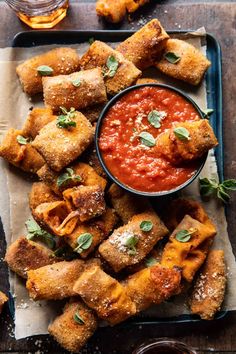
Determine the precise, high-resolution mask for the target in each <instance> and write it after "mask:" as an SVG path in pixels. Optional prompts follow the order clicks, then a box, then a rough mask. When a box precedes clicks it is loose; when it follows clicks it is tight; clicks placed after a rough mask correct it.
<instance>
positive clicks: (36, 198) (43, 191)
mask: <svg viewBox="0 0 236 354" xmlns="http://www.w3.org/2000/svg"><path fill="white" fill-rule="evenodd" d="M58 200H60V199H59V197H58V196H57V195H56V194H55V193H54V192H53V191H52V190H51V188H49V187H48V186H47V185H46V184H45V183H44V182H35V183H33V185H32V188H31V191H30V194H29V205H30V209H31V211H32V212H33V211H34V209H36V208H37V206H38V205H40V204H42V203H50V202H56V201H58Z"/></svg>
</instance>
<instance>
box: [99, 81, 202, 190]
mask: <svg viewBox="0 0 236 354" xmlns="http://www.w3.org/2000/svg"><path fill="white" fill-rule="evenodd" d="M154 110H155V111H157V112H158V113H159V116H160V117H161V119H160V124H161V126H160V127H159V128H155V127H154V126H153V125H152V124H150V122H149V120H148V115H149V113H150V112H152V111H154ZM199 119H201V117H200V115H199V113H198V112H197V110H196V109H195V108H194V106H193V105H192V104H191V103H190V102H188V101H187V100H185V99H184V98H183V97H182V96H180V95H179V94H177V93H175V92H174V91H172V90H169V89H167V88H161V87H154V86H145V87H141V88H137V89H135V90H132V91H130V92H128V93H127V94H126V95H124V96H123V97H121V98H120V99H119V100H118V101H116V103H115V104H114V105H113V106H112V107H111V108H110V109H109V111H108V112H107V114H106V116H105V118H104V119H103V122H102V126H101V131H100V136H99V148H100V151H101V154H102V158H103V161H104V163H105V165H106V166H107V168H108V170H109V171H110V172H111V173H112V174H113V175H114V176H115V177H116V178H117V179H118V180H119V181H120V182H121V183H123V184H124V185H127V186H129V187H131V188H133V189H136V190H138V191H143V192H159V191H168V190H171V189H174V188H176V187H178V186H180V185H181V184H183V183H184V182H186V181H187V180H188V179H189V178H191V176H192V175H193V174H195V172H196V170H197V169H198V167H199V161H194V162H191V163H188V164H186V165H183V166H178V167H177V166H173V165H171V163H170V162H168V161H167V160H166V159H165V158H164V157H163V156H161V153H160V151H158V148H157V146H151V147H149V146H146V145H145V144H143V143H142V141H141V139H140V137H139V134H140V133H142V132H147V133H150V134H151V135H152V136H153V137H154V138H155V139H156V138H157V137H158V136H159V135H160V134H161V133H163V132H164V131H165V130H166V129H169V128H171V127H172V126H173V123H175V122H185V121H195V120H199Z"/></svg>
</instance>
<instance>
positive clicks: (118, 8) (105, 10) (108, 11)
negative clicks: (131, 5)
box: [96, 0, 126, 23]
mask: <svg viewBox="0 0 236 354" xmlns="http://www.w3.org/2000/svg"><path fill="white" fill-rule="evenodd" d="M96 12H97V15H98V16H101V17H103V18H104V19H105V20H106V21H108V22H112V23H119V22H121V21H122V20H123V18H124V17H125V15H126V3H125V0H98V1H97V3H96Z"/></svg>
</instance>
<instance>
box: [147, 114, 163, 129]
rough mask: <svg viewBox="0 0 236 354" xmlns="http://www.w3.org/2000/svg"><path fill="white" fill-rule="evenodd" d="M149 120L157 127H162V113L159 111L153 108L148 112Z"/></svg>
mask: <svg viewBox="0 0 236 354" xmlns="http://www.w3.org/2000/svg"><path fill="white" fill-rule="evenodd" d="M148 121H149V123H150V124H151V125H153V126H154V127H155V128H160V127H161V115H160V113H159V112H158V111H156V110H153V111H151V112H150V113H149V114H148Z"/></svg>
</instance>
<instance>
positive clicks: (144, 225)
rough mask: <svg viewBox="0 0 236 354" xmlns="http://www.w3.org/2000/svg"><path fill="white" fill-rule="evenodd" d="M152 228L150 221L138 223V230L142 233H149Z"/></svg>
mask: <svg viewBox="0 0 236 354" xmlns="http://www.w3.org/2000/svg"><path fill="white" fill-rule="evenodd" d="M152 228H153V223H152V222H151V221H150V220H143V221H142V222H141V223H140V229H141V230H142V231H144V232H148V231H151V229H152Z"/></svg>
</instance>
